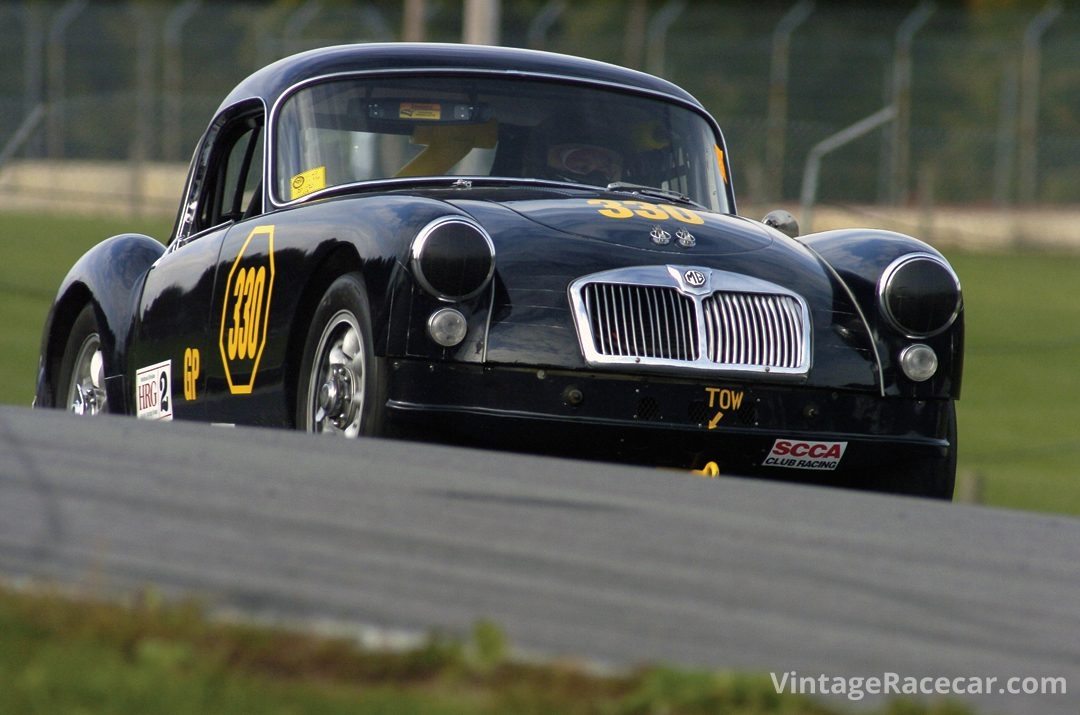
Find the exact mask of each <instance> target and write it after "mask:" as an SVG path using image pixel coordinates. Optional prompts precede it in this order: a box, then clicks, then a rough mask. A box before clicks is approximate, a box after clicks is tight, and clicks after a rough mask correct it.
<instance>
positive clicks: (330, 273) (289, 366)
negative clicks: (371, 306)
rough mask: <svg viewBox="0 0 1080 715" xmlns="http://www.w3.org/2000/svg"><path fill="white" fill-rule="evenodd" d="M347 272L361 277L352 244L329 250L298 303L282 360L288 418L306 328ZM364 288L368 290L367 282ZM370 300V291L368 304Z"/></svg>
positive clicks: (361, 267) (292, 407)
mask: <svg viewBox="0 0 1080 715" xmlns="http://www.w3.org/2000/svg"><path fill="white" fill-rule="evenodd" d="M349 273H359V274H361V276H363V274H364V263H363V261H361V259H360V255H359V253H358V252H357V249H356V247H355V246H354V245H352V244H350V243H340V244H337V245H335V246H333V247H332V248H330V249H328V250H327V252H326V254H325V255H324V256H323V257H322V258H321V260H319V262H318V264H317V265H316V267H315V269H314V270H313V271H312V272H311V277H310V278H309V279H308V281H307V284H306V285H305V286H304V289H303V291H302V292H301V294H300V299H299V300H298V301H297V304H296V311H295V314H294V315H293V320H292V323H291V325H292V328H291V330H290V333H289V339H288V347H287V351H286V357H285V399H286V405H287V407H288V412H287V414H288V415H290V419H292V416H293V415H295V414H296V390H297V387H298V385H299V379H300V373H299V371H300V362H301V360H302V359H303V355H304V341H305V340H306V339H307V333H308V325H309V323H310V322H311V318H312V316H314V315H315V309H316V308H317V307H318V305H319V302H320V301H321V300H322V297H323V294H324V293H326V290H327V289H328V288H329V287H330V285H331V284H332V283H333V282H334V281H336V280H337V279H338V278H340V277H341V276H344V275H347V274H349ZM364 285H365V289H367V285H368V283H367V281H365V283H364ZM371 298H372V296H371V295H370V291H369V295H368V299H369V301H370V300H371ZM292 426H293V427H295V426H296V425H292Z"/></svg>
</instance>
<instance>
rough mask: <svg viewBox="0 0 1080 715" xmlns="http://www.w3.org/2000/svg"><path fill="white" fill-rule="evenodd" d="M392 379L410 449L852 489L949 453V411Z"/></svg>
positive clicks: (784, 395) (549, 381)
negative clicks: (473, 449) (436, 447)
mask: <svg viewBox="0 0 1080 715" xmlns="http://www.w3.org/2000/svg"><path fill="white" fill-rule="evenodd" d="M389 367H390V387H389V396H388V402H387V408H388V410H387V411H388V420H389V425H390V428H391V431H392V433H394V434H398V435H400V436H405V437H410V438H417V439H425V440H436V441H444V442H448V443H452V444H464V445H470V446H480V447H493V448H498V449H511V450H518V451H528V452H535V453H541V454H550V455H557V456H568V457H578V458H586V459H602V460H605V461H617V462H628V463H634V464H645V465H650V466H671V467H680V468H696V467H700V466H702V465H703V464H705V463H706V462H709V461H715V462H716V463H717V464H718V465H719V466H720V469H721V471H722V472H724V473H728V474H741V475H750V476H767V477H772V478H777V479H784V480H792V481H813V482H817V483H834V484H838V485H851V486H858V484H857V482H856V483H854V484H852V483H851V480H852V479H855V480H857V479H858V475H859V474H865V473H866V471H867V470H868V469H874V468H877V467H881V466H883V465H888V466H889V467H890V468H891V467H896V466H902V465H903V464H905V463H912V464H914V463H917V462H924V461H925V460H928V459H929V460H938V459H948V458H949V456H950V452H951V450H952V449H954V445H952V444H950V443H949V440H948V438H947V434H948V406H949V403H948V402H947V401H943V400H940V401H937V400H931V401H915V400H908V399H900V398H884V397H881V396H880V395H876V394H872V393H865V392H853V391H845V390H839V389H838V390H822V389H818V388H807V387H802V386H796V385H790V384H787V385H785V384H769V383H759V382H748V381H735V380H731V381H725V380H719V379H712V378H706V379H704V380H687V379H678V378H674V379H673V378H667V377H659V376H642V375H626V374H620V373H601V372H572V371H561V370H549V369H543V368H524V367H506V366H498V367H492V366H480V365H465V364H457V363H440V362H426V361H419V360H406V359H393V360H391V361H390V364H389ZM780 442H785V443H787V444H786V445H779V446H778V443H780ZM836 445H843V446H842V447H837V446H836ZM781 452H783V453H784V454H783V456H782V457H778V456H777V455H778V454H780V453H781ZM837 452H841V456H840V457H839V459H837V458H836V457H837Z"/></svg>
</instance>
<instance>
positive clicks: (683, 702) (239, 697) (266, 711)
mask: <svg viewBox="0 0 1080 715" xmlns="http://www.w3.org/2000/svg"><path fill="white" fill-rule="evenodd" d="M0 633H3V634H4V637H3V638H2V639H0V682H2V683H4V687H3V688H0V712H5V713H27V714H32V713H49V714H50V715H51V714H52V713H61V712H65V713H68V712H70V713H77V712H88V713H89V712H92V713H117V714H124V713H156V712H162V713H170V714H178V715H180V714H183V713H192V714H193V715H194V714H196V713H210V712H242V713H260V714H261V715H273V714H274V713H289V714H299V713H320V714H331V715H332V714H333V713H353V714H356V715H364V714H376V713H401V714H408V713H417V714H420V713H424V714H429V713H430V714H432V715H452V714H457V713H481V714H483V713H515V714H518V713H520V714H522V715H529V714H530V713H533V714H536V715H540V714H541V713H565V714H567V715H575V714H577V713H580V714H582V715H584V714H586V713H596V714H598V715H639V714H640V715H646V714H650V713H670V714H671V715H677V714H679V713H688V714H696V713H702V714H704V713H731V714H732V715H841V713H851V712H852V711H851V710H849V709H847V707H846V706H847V702H846V701H842V702H843V704H844V709H840V708H839V707H834V706H833V704H832V703H831V702H830V703H824V704H823V703H820V702H814V701H811V700H809V699H807V698H804V697H799V696H793V695H787V694H785V695H778V694H777V693H776V692H775V690H774V689H773V686H772V681H771V679H770V678H769V677H768V676H763V677H758V676H739V675H727V674H718V673H707V672H693V671H680V670H674V669H670V668H647V669H642V670H639V671H636V672H633V673H629V674H625V675H617V676H598V675H595V674H590V673H588V672H586V671H584V670H583V669H581V668H579V667H576V666H574V665H571V664H561V665H560V664H555V665H530V664H522V663H518V662H514V661H512V660H509V659H507V658H506V643H505V639H504V638H503V637H502V635H501V633H500V632H499V631H498V629H497V628H495V627H494V626H491V625H490V624H478V626H477V627H476V629H475V632H474V634H473V637H472V638H471V639H469V640H467V641H464V642H462V641H454V640H450V639H446V638H438V637H433V638H431V639H430V640H429V641H428V642H427V643H426V644H425V645H423V646H420V647H418V648H416V649H414V650H411V651H406V652H399V653H387V652H372V651H365V650H363V649H361V648H359V647H358V646H356V645H354V644H353V643H352V642H350V641H345V640H333V639H326V638H319V637H315V636H311V635H306V634H302V633H296V632H288V631H282V630H271V629H267V628H259V627H254V626H250V625H235V624H233V625H227V624H220V623H214V622H211V621H210V620H208V619H206V618H205V617H204V616H203V613H202V611H201V610H200V608H199V607H198V606H197V605H195V604H191V603H186V604H178V605H177V604H174V605H163V604H161V603H160V600H159V599H154V598H144V599H142V600H141V601H140V602H139V604H138V605H137V606H135V607H134V608H125V607H121V606H119V605H116V604H113V603H107V602H102V601H94V600H79V601H75V600H69V599H68V598H65V597H62V596H60V595H57V594H55V593H49V592H44V593H41V592H39V593H34V594H24V593H18V592H13V591H11V590H6V589H3V588H0ZM861 712H864V713H866V714H867V715H870V713H877V714H878V715H963V713H967V712H970V711H969V710H967V709H965V708H963V707H960V706H957V705H955V704H950V703H945V702H939V703H933V704H929V705H924V704H914V703H912V702H909V701H902V700H897V701H893V702H890V703H887V704H885V705H883V706H881V707H880V708H878V709H876V710H863V711H861Z"/></svg>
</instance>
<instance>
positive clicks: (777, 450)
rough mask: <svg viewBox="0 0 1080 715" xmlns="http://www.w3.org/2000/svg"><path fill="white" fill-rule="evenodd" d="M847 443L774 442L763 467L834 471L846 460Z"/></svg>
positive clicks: (784, 440)
mask: <svg viewBox="0 0 1080 715" xmlns="http://www.w3.org/2000/svg"><path fill="white" fill-rule="evenodd" d="M846 449H847V442H803V441H800V440H794V439H778V440H776V441H775V442H773V446H772V449H771V450H770V451H769V456H768V457H766V458H765V461H764V462H762V463H761V464H762V466H763V467H785V468H787V469H817V470H823V471H829V472H831V471H833V470H834V469H836V468H837V467H839V466H840V460H841V459H843V458H844V451H845V450H846Z"/></svg>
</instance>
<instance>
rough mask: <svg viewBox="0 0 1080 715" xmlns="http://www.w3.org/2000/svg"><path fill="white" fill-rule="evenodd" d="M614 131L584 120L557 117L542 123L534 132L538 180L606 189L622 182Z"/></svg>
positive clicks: (534, 168) (532, 153) (532, 154)
mask: <svg viewBox="0 0 1080 715" xmlns="http://www.w3.org/2000/svg"><path fill="white" fill-rule="evenodd" d="M617 146H618V141H617V138H616V137H615V136H613V135H612V133H611V132H608V131H602V130H600V129H598V128H597V127H595V126H593V125H591V124H590V122H589V121H588V120H587V119H585V118H583V117H556V118H553V119H547V120H545V121H543V122H541V123H540V124H539V125H537V126H536V128H535V129H534V130H533V133H532V140H531V148H530V151H529V154H530V158H531V159H532V161H531V163H532V167H531V173H533V174H534V175H535V177H536V178H538V179H555V180H558V181H570V182H573V183H577V184H593V185H597V186H607V185H608V184H610V183H611V182H613V181H619V180H620V179H621V178H622V173H623V155H622V153H621V152H620V151H618V149H617V148H616V147H617Z"/></svg>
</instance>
